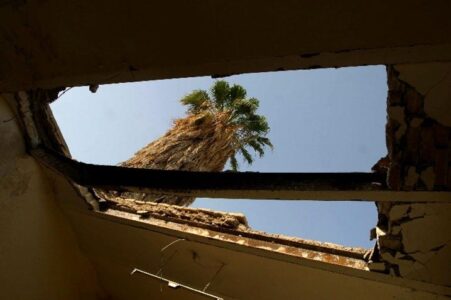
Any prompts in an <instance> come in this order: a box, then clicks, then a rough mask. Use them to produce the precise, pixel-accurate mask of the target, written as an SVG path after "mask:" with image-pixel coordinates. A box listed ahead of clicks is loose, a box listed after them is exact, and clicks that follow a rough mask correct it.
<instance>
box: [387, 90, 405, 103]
mask: <svg viewBox="0 0 451 300" xmlns="http://www.w3.org/2000/svg"><path fill="white" fill-rule="evenodd" d="M401 103H402V93H401V91H400V90H390V91H389V92H388V105H390V106H395V105H401Z"/></svg>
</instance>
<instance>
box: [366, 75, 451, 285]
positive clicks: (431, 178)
mask: <svg viewBox="0 0 451 300" xmlns="http://www.w3.org/2000/svg"><path fill="white" fill-rule="evenodd" d="M401 69H403V70H409V72H411V71H412V72H413V71H414V70H415V67H413V66H411V67H408V68H407V67H404V66H403V67H402V68H401ZM417 75H418V76H419V77H418V76H417V77H416V78H415V80H413V81H411V82H414V83H415V84H418V86H420V89H419V90H417V89H416V85H415V86H412V85H409V83H407V82H406V81H404V80H400V78H401V77H402V76H401V75H400V73H399V72H398V71H397V69H396V68H395V67H392V66H390V67H388V87H389V94H388V101H387V105H388V107H387V113H388V118H387V126H386V134H387V149H388V152H389V153H388V157H389V158H390V163H389V169H388V172H387V175H388V177H387V184H388V186H389V187H390V188H391V189H393V190H406V191H415V190H421V191H424V190H428V191H437V190H440V191H450V190H451V179H450V177H451V172H450V170H451V167H450V162H451V149H450V145H451V128H450V127H449V124H448V123H446V122H442V121H443V118H441V119H440V118H437V116H439V117H440V116H441V117H444V115H445V113H444V112H447V114H448V115H449V116H451V113H450V111H451V107H450V106H451V105H450V104H451V99H450V98H451V97H448V98H446V93H445V94H443V93H442V96H445V99H441V100H440V101H438V99H435V100H434V101H435V102H434V103H435V104H434V105H436V104H437V103H441V104H442V105H443V106H442V107H441V108H438V107H435V108H434V110H433V112H434V114H431V113H430V112H431V111H432V110H428V109H425V107H428V105H429V104H428V103H429V102H430V101H431V100H430V95H429V94H428V88H427V85H426V84H421V83H422V82H421V81H418V80H419V78H421V77H422V75H421V73H420V72H417ZM430 75H431V76H432V75H433V74H430ZM432 77H434V76H432ZM442 77H443V76H435V77H434V78H442ZM402 78H409V76H404V77H402ZM436 84H438V85H440V84H444V83H442V82H440V81H436ZM433 89H436V87H434V88H433ZM445 102H446V103H448V105H447V106H446V105H444V103H445ZM429 108H431V107H430V106H429ZM431 197H433V193H431ZM377 208H378V213H379V219H378V224H377V227H376V230H375V235H376V239H377V243H376V245H377V248H376V249H375V250H374V251H373V253H372V255H371V258H370V259H371V264H369V265H368V268H369V269H370V270H371V271H377V272H384V273H387V274H391V275H392V276H400V277H405V278H408V279H413V280H420V281H426V282H430V283H434V284H437V285H443V286H450V285H451V268H449V267H445V266H444V262H450V261H451V247H450V246H449V244H448V243H449V242H450V241H451V204H448V203H428V204H425V203H396V202H392V203H383V204H382V203H377ZM445 264H446V263H445Z"/></svg>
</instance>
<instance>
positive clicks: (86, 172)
mask: <svg viewBox="0 0 451 300" xmlns="http://www.w3.org/2000/svg"><path fill="white" fill-rule="evenodd" d="M31 154H32V155H33V156H34V157H35V158H36V159H38V160H39V161H40V162H41V163H43V164H44V165H46V166H48V167H49V168H51V169H54V170H56V171H58V172H60V173H61V174H63V175H64V176H67V177H69V178H70V179H71V180H73V181H74V182H75V183H77V184H79V185H83V186H86V187H92V188H101V189H106V190H118V191H131V192H141V193H154V194H155V193H156V194H173V195H181V196H195V197H208V198H231V199H243V198H244V199H285V200H335V201H336V200H351V201H407V202H451V193H450V192H420V191H418V192H404V191H390V190H388V189H387V187H386V185H385V176H383V175H381V174H377V173H257V172H190V171H172V170H171V171H169V170H153V169H139V168H125V167H118V166H100V165H92V164H86V163H81V162H77V161H75V160H72V159H70V158H68V157H65V156H63V155H61V154H59V153H56V152H53V151H51V150H48V149H43V148H37V149H34V150H31Z"/></svg>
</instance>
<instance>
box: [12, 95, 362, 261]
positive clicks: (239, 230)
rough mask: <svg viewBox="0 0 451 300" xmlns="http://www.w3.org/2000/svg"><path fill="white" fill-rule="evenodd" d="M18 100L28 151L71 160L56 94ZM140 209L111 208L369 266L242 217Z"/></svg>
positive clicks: (352, 253) (357, 255)
mask: <svg viewBox="0 0 451 300" xmlns="http://www.w3.org/2000/svg"><path fill="white" fill-rule="evenodd" d="M15 97H16V101H17V107H18V110H19V112H21V113H20V114H19V115H20V117H21V120H22V125H23V127H24V128H25V136H26V137H27V142H28V145H29V147H31V148H35V147H37V146H39V145H41V144H45V146H47V147H48V146H50V145H48V144H49V143H50V144H51V147H52V148H51V149H54V148H56V149H54V150H56V151H58V152H60V153H64V154H65V155H69V157H70V154H69V153H70V152H69V149H68V147H67V144H66V143H65V141H64V138H63V135H62V134H61V132H60V129H59V127H58V124H57V123H56V121H55V119H54V117H53V114H52V113H51V109H50V107H49V104H48V103H50V102H52V101H54V100H55V97H57V93H51V95H49V94H48V93H44V91H40V92H39V91H38V92H34V93H32V92H19V93H16V95H15ZM30 97H34V98H36V97H38V98H40V99H33V100H32V101H37V102H38V103H32V101H30ZM41 98H42V99H41ZM36 107H40V109H39V110H40V111H39V112H38V113H37V114H39V116H40V117H41V118H45V122H41V121H42V120H37V118H36V116H35V115H34V112H35V109H36ZM37 123H40V124H37ZM42 135H45V137H44V138H42ZM49 140H50V141H49ZM46 141H47V143H46ZM69 181H70V180H69ZM70 182H71V181H70ZM71 185H72V186H73V187H74V189H75V190H76V192H77V193H78V194H79V195H80V196H81V197H82V198H83V199H84V200H85V201H86V203H87V204H88V205H89V208H90V209H93V210H94V211H98V210H99V200H101V199H99V198H98V197H97V195H96V194H95V193H94V192H93V191H92V190H91V189H88V188H86V187H83V186H80V185H78V184H76V183H74V182H71ZM109 202H110V203H109V204H112V203H111V200H110V201H109ZM139 205H143V204H142V203H136V202H133V204H131V202H130V201H129V202H126V203H118V202H116V203H114V204H112V207H115V208H116V209H117V210H118V211H120V210H122V211H129V212H133V213H134V214H135V215H137V216H139V217H140V218H142V217H145V216H146V215H147V214H149V216H151V217H153V218H155V219H157V218H160V219H161V220H165V221H170V222H172V223H174V224H185V225H189V226H191V227H193V228H207V229H214V230H216V232H224V231H228V234H230V235H235V236H242V235H247V236H248V237H247V238H248V239H251V238H252V239H253V240H260V241H261V243H271V244H274V243H277V244H275V245H278V247H279V248H280V247H283V246H281V245H285V246H286V247H289V248H292V250H291V253H294V252H295V251H294V250H293V249H299V251H301V249H303V248H309V249H310V250H307V249H304V250H303V251H307V252H304V254H302V255H301V256H302V257H304V256H305V257H309V258H312V257H313V258H314V259H315V258H316V259H317V260H318V257H319V256H318V254H314V253H315V252H314V251H318V250H322V251H321V252H316V253H322V254H323V256H324V257H326V258H327V259H326V258H325V259H326V260H328V262H330V263H334V262H335V263H337V262H339V263H337V264H345V265H346V264H347V265H349V266H350V267H356V266H358V268H365V265H366V263H365V262H364V261H363V260H362V259H363V255H364V254H365V253H366V252H367V251H368V250H366V249H363V248H351V247H344V246H340V245H335V244H332V243H321V242H316V241H308V240H303V239H299V238H290V237H285V236H281V235H276V234H268V233H265V232H261V231H256V230H251V229H250V228H249V225H248V223H247V219H246V217H245V216H244V215H243V214H237V213H225V212H219V211H211V210H206V209H193V208H183V207H174V206H170V205H166V204H159V205H157V204H149V203H146V204H145V206H144V207H139ZM138 208H140V209H138ZM148 212H149V213H148ZM199 215H202V216H201V217H200V220H202V221H200V220H199V218H193V216H199ZM270 248H271V247H270ZM339 255H341V256H339ZM347 259H350V260H355V261H352V263H346V262H347Z"/></svg>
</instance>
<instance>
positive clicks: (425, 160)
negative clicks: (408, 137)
mask: <svg viewBox="0 0 451 300" xmlns="http://www.w3.org/2000/svg"><path fill="white" fill-rule="evenodd" d="M434 135H435V130H434V128H433V127H431V126H428V127H423V128H421V134H420V136H421V142H420V144H419V150H420V156H419V162H420V163H421V164H433V163H434V159H435V140H434Z"/></svg>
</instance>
